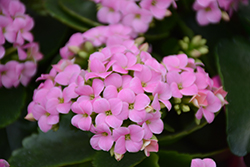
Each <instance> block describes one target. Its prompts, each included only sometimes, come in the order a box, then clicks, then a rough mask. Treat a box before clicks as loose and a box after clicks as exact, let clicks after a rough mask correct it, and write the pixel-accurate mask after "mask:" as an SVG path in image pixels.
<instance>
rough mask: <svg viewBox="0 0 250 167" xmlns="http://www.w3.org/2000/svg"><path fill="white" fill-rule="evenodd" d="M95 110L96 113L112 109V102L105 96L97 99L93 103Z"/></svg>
mask: <svg viewBox="0 0 250 167" xmlns="http://www.w3.org/2000/svg"><path fill="white" fill-rule="evenodd" d="M93 110H94V112H96V113H104V112H105V111H109V110H110V104H109V102H108V100H106V99H104V98H100V99H97V100H95V101H94V103H93Z"/></svg>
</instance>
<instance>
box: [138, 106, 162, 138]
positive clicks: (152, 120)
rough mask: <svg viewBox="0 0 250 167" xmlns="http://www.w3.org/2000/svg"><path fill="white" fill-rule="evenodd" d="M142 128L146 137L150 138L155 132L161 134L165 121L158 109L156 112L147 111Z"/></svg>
mask: <svg viewBox="0 0 250 167" xmlns="http://www.w3.org/2000/svg"><path fill="white" fill-rule="evenodd" d="M144 121H145V122H144V123H143V124H142V128H143V129H144V134H145V135H144V139H150V138H151V137H152V136H153V133H154V134H160V133H161V132H162V131H163V127H164V124H163V121H162V120H161V113H160V112H159V111H156V112H155V113H154V112H153V113H147V115H146V118H145V119H144Z"/></svg>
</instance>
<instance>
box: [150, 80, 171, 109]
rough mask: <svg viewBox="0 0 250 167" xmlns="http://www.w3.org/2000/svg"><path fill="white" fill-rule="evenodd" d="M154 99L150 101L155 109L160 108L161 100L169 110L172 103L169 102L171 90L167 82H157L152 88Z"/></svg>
mask: <svg viewBox="0 0 250 167" xmlns="http://www.w3.org/2000/svg"><path fill="white" fill-rule="evenodd" d="M153 96H154V100H153V102H152V107H154V108H155V109H156V110H158V111H159V110H160V109H161V107H160V103H159V102H162V103H163V104H164V105H165V106H166V107H167V109H168V111H170V110H171V107H172V104H171V103H170V102H169V99H170V98H171V97H172V92H171V89H170V86H169V85H168V84H167V83H163V82H158V84H157V85H156V87H155V89H154V90H153Z"/></svg>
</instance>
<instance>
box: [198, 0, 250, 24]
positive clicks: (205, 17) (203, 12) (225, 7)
mask: <svg viewBox="0 0 250 167" xmlns="http://www.w3.org/2000/svg"><path fill="white" fill-rule="evenodd" d="M240 3H242V4H244V5H247V4H248V0H196V1H195V2H194V4H193V9H194V10H195V11H197V14H196V19H197V21H198V23H199V24H200V25H208V24H209V23H218V22H219V21H220V20H221V19H224V20H226V21H227V20H229V16H231V15H232V14H233V11H234V10H237V9H238V6H239V4H240Z"/></svg>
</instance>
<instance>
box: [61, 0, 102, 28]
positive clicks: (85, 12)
mask: <svg viewBox="0 0 250 167" xmlns="http://www.w3.org/2000/svg"><path fill="white" fill-rule="evenodd" d="M59 5H60V7H61V8H62V9H63V10H64V11H65V12H67V13H68V14H70V15H72V16H73V17H75V18H78V19H79V20H81V21H82V22H84V23H87V24H89V25H90V26H99V25H101V24H100V23H98V22H97V18H96V12H97V10H96V9H97V7H96V3H94V2H93V1H89V0H74V1H72V0H59Z"/></svg>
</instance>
